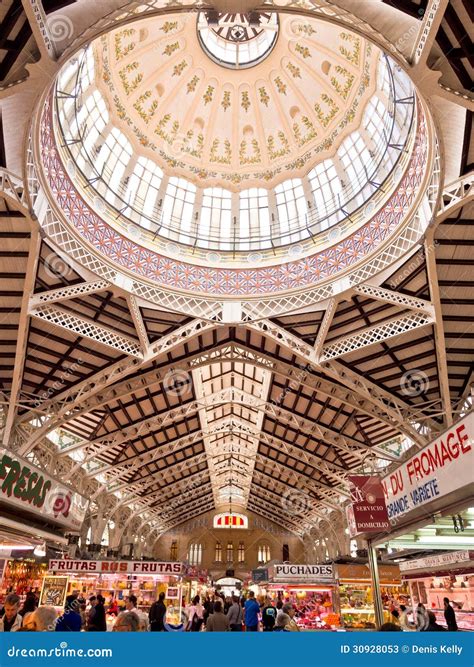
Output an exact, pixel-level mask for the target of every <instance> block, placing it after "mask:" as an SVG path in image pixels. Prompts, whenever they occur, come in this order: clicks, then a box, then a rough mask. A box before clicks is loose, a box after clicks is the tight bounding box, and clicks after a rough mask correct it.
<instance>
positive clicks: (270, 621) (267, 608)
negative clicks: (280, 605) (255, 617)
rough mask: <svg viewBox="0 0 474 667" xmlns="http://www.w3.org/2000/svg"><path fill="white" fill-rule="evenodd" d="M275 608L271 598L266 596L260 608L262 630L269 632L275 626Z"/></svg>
mask: <svg viewBox="0 0 474 667" xmlns="http://www.w3.org/2000/svg"><path fill="white" fill-rule="evenodd" d="M276 616H277V610H276V609H275V607H274V606H273V603H272V601H271V599H270V598H269V597H268V596H267V597H266V598H265V604H264V605H263V609H262V625H263V631H264V632H271V631H272V630H273V628H274V627H275V622H276Z"/></svg>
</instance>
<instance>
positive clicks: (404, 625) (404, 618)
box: [398, 604, 415, 631]
mask: <svg viewBox="0 0 474 667" xmlns="http://www.w3.org/2000/svg"><path fill="white" fill-rule="evenodd" d="M398 622H399V623H400V627H401V629H402V630H404V631H408V630H414V629H415V626H414V625H412V624H411V623H410V622H409V620H408V611H407V608H406V607H405V605H404V604H401V605H400V611H399V616H398Z"/></svg>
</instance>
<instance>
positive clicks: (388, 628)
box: [379, 623, 402, 632]
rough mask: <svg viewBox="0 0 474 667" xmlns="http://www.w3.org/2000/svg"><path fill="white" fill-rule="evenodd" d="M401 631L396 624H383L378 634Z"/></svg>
mask: <svg viewBox="0 0 474 667" xmlns="http://www.w3.org/2000/svg"><path fill="white" fill-rule="evenodd" d="M401 631H402V629H401V627H400V626H399V625H397V624H396V623H384V624H383V625H381V626H380V628H379V632H401Z"/></svg>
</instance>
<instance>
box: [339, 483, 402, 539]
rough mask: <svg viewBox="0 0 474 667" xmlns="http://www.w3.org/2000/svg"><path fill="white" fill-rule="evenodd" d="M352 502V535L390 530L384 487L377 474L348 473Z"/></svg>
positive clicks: (348, 518)
mask: <svg viewBox="0 0 474 667" xmlns="http://www.w3.org/2000/svg"><path fill="white" fill-rule="evenodd" d="M347 479H348V481H349V489H350V493H351V501H352V504H351V505H349V506H348V507H347V510H346V512H347V523H348V526H349V534H350V536H351V537H355V536H356V535H361V534H364V533H380V532H381V531H384V530H390V529H391V525H390V521H389V520H388V514H387V506H386V504H385V495H384V488H383V486H382V481H381V479H380V477H378V476H377V475H348V477H347Z"/></svg>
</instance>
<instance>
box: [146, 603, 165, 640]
mask: <svg viewBox="0 0 474 667" xmlns="http://www.w3.org/2000/svg"><path fill="white" fill-rule="evenodd" d="M165 616H166V605H165V594H164V593H160V594H159V596H158V600H155V602H154V603H153V604H152V605H151V609H150V613H149V615H148V618H149V621H150V630H151V631H152V632H164V630H165Z"/></svg>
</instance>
